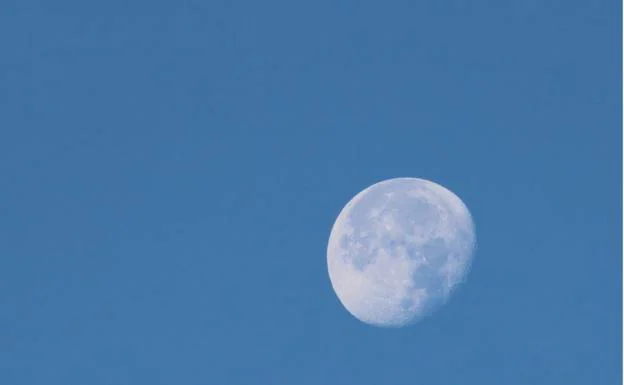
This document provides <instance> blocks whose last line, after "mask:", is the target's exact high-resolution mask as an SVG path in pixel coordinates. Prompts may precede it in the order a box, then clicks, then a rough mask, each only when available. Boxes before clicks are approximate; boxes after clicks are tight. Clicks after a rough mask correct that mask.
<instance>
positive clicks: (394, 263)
mask: <svg viewBox="0 0 624 385" xmlns="http://www.w3.org/2000/svg"><path fill="white" fill-rule="evenodd" d="M475 245H476V235H475V226H474V223H473V220H472V216H471V215H470V211H469V210H468V208H467V207H466V205H464V203H463V202H462V201H461V200H460V199H459V198H458V197H457V196H456V195H455V194H453V193H452V192H451V191H449V190H447V189H446V188H444V187H442V186H440V185H439V184H436V183H433V182H431V181H428V180H424V179H418V178H396V179H389V180H386V181H383V182H379V183H377V184H374V185H372V186H370V187H368V188H366V189H365V190H363V191H361V192H360V193H359V194H357V195H356V196H355V197H353V199H351V201H349V203H347V205H346V206H345V207H344V208H343V209H342V211H341V212H340V215H338V218H337V219H336V222H335V223H334V226H333V228H332V230H331V235H330V237H329V244H328V246H327V265H328V269H329V277H330V280H331V283H332V286H333V288H334V291H335V292H336V295H337V296H338V299H339V300H340V302H341V303H342V304H343V305H344V307H345V308H346V309H347V310H348V311H349V312H350V313H351V314H352V315H353V316H355V317H356V318H358V319H359V320H361V321H362V322H365V323H367V324H371V325H375V326H381V327H401V326H405V325H409V324H413V323H415V322H416V321H418V320H420V319H422V318H423V317H424V316H426V315H428V314H430V313H431V312H433V311H434V310H435V309H437V308H438V307H440V306H441V305H443V304H444V303H445V302H446V301H447V300H448V299H449V296H450V295H451V293H452V292H453V290H454V289H455V288H456V287H457V286H458V284H460V283H461V282H462V281H463V280H464V279H465V277H466V274H467V273H468V270H469V269H470V264H471V261H472V257H473V254H474V249H475Z"/></svg>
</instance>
